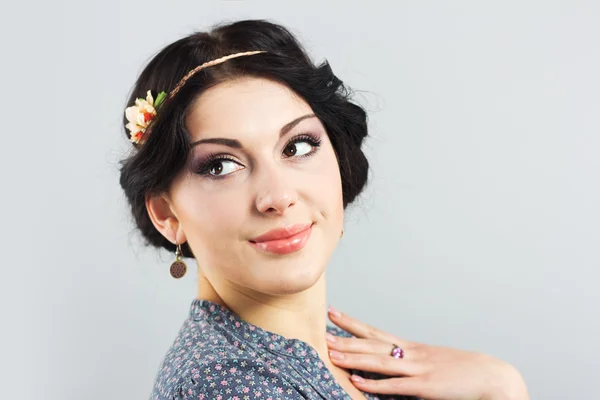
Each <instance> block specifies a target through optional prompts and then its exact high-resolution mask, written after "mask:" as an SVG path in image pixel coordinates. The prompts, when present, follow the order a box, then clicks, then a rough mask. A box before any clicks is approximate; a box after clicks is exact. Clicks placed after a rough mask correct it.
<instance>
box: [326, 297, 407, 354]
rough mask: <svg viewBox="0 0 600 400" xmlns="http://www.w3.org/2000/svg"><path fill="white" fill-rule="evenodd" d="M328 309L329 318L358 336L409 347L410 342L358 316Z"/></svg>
mask: <svg viewBox="0 0 600 400" xmlns="http://www.w3.org/2000/svg"><path fill="white" fill-rule="evenodd" d="M328 311H329V319H330V320H331V322H333V323H334V324H336V325H337V326H339V327H340V328H342V329H344V330H345V331H348V332H350V333H351V334H353V335H354V336H356V337H359V338H364V339H376V340H379V341H382V342H386V343H390V344H395V345H397V346H400V347H402V348H404V347H407V346H408V344H409V342H407V341H405V340H402V339H400V338H398V337H396V336H394V335H391V334H389V333H387V332H384V331H382V330H380V329H377V328H375V327H372V326H370V325H367V324H365V323H364V322H361V321H359V320H357V319H356V318H352V317H350V316H348V315H347V314H343V313H341V312H340V311H338V310H336V309H335V308H333V307H329V310H328ZM390 352H391V349H390Z"/></svg>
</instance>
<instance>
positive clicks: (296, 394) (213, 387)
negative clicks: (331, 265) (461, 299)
mask: <svg viewBox="0 0 600 400" xmlns="http://www.w3.org/2000/svg"><path fill="white" fill-rule="evenodd" d="M327 331H328V332H330V333H331V334H333V335H336V336H345V337H350V336H351V335H350V334H349V333H348V332H346V331H344V330H342V329H340V328H337V327H333V326H328V327H327ZM353 372H354V373H357V374H358V375H361V376H365V377H368V378H371V377H373V378H377V377H381V376H380V375H379V376H375V375H374V374H367V373H365V372H362V371H353ZM364 395H365V397H366V398H367V399H369V400H384V399H412V398H411V397H407V396H389V395H381V396H376V395H373V394H370V393H364ZM179 399H206V400H250V399H262V400H284V399H294V400H296V399H311V400H312V399H315V400H316V399H319V400H322V399H327V400H334V399H336V400H337V399H343V400H351V398H350V396H349V395H348V394H347V393H346V392H345V391H344V389H343V388H342V387H341V386H340V385H339V384H338V383H337V382H336V381H335V379H334V377H333V376H332V374H331V372H330V371H329V370H328V369H327V367H326V366H325V365H324V364H323V362H322V361H321V359H320V358H319V356H318V354H317V352H316V350H315V349H314V348H313V347H312V346H310V345H309V344H307V343H306V342H303V341H301V340H298V339H286V338H285V337H283V336H281V335H278V334H275V333H273V332H268V331H266V330H264V329H262V328H260V327H258V326H255V325H252V324H250V323H248V322H246V321H244V320H242V319H241V318H239V317H238V316H237V315H236V314H234V313H233V312H232V311H230V310H229V309H227V308H226V307H223V306H221V305H219V304H216V303H213V302H210V301H208V300H198V299H194V300H193V301H192V304H191V307H190V313H189V317H188V318H187V319H186V320H185V322H184V323H183V326H182V327H181V329H180V330H179V333H178V335H177V337H176V338H175V341H174V342H173V344H172V346H171V348H170V349H169V350H168V351H167V353H166V355H165V357H164V360H163V362H162V365H161V366H160V368H159V370H158V373H157V374H156V378H155V382H154V388H153V390H152V394H151V396H150V400H179Z"/></svg>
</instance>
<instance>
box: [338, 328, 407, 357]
mask: <svg viewBox="0 0 600 400" xmlns="http://www.w3.org/2000/svg"><path fill="white" fill-rule="evenodd" d="M327 346H328V347H329V349H330V350H337V351H339V352H342V353H365V354H379V355H385V356H388V357H391V354H392V350H393V349H394V345H392V344H390V343H387V342H382V341H381V340H377V339H360V338H347V337H341V336H334V335H332V334H330V333H328V334H327ZM402 350H403V351H404V357H403V359H405V360H416V359H417V350H416V349H413V348H412V347H410V346H408V347H406V348H402Z"/></svg>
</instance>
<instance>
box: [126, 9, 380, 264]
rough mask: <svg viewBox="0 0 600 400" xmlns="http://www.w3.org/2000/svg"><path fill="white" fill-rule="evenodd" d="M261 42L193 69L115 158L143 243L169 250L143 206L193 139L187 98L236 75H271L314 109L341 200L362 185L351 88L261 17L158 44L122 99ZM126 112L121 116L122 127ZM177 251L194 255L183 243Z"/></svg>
mask: <svg viewBox="0 0 600 400" xmlns="http://www.w3.org/2000/svg"><path fill="white" fill-rule="evenodd" d="M253 50H264V51H266V53H260V54H255V55H249V56H242V57H237V58H233V59H230V60H227V61H225V62H223V63H221V64H218V65H215V66H211V67H208V68H205V69H203V70H201V71H199V72H198V73H196V74H195V75H194V76H192V77H191V78H190V79H189V80H188V81H187V82H186V83H185V85H183V87H182V88H181V90H179V92H178V93H177V94H176V95H175V96H173V97H172V98H170V99H168V100H166V101H165V102H164V103H163V104H162V106H161V108H160V112H159V113H158V115H157V116H156V117H155V118H154V119H153V120H152V122H151V123H150V126H149V128H148V131H147V132H148V137H147V141H146V142H145V143H144V144H142V145H137V144H135V145H134V147H135V148H134V149H133V151H132V153H131V155H130V156H129V157H127V158H126V159H124V160H122V161H121V168H120V173H121V177H120V183H121V187H122V188H123V190H124V191H125V195H126V197H127V200H128V202H129V205H130V207H131V212H132V214H133V217H134V220H135V223H136V225H137V227H138V229H139V230H140V231H141V233H142V236H143V237H144V239H145V240H146V243H147V244H150V245H153V246H155V247H159V248H160V247H163V248H165V249H167V250H169V251H175V245H174V244H172V243H171V242H170V241H169V240H167V239H166V238H165V237H164V236H163V235H162V234H161V233H160V232H159V231H158V230H156V228H155V227H154V225H153V224H152V221H151V220H150V217H149V215H148V212H147V210H146V204H145V199H146V196H147V195H153V194H159V193H163V192H166V191H168V188H169V186H170V184H171V182H172V180H173V178H174V177H175V176H176V175H177V174H178V173H179V172H180V171H181V170H182V169H183V168H184V166H185V165H186V162H187V159H188V156H189V154H190V149H191V146H190V144H191V142H190V135H189V134H188V132H187V130H186V127H185V124H184V120H185V115H186V112H187V111H188V108H189V106H190V104H193V102H194V100H195V99H196V98H197V97H198V96H199V95H200V94H201V93H202V92H203V91H204V90H206V89H207V88H209V87H212V86H215V85H217V84H219V83H221V82H224V81H227V80H230V79H233V78H238V77H241V76H253V77H261V78H267V79H270V80H274V81H277V82H279V83H281V84H284V85H286V86H288V87H289V88H291V89H292V90H293V91H294V92H295V93H296V94H297V95H299V96H300V97H301V98H303V99H304V100H305V101H306V102H307V103H308V104H309V105H310V106H311V108H312V109H313V111H314V113H315V115H316V116H317V117H318V118H319V119H320V120H321V122H322V123H323V126H324V127H325V129H326V131H327V134H328V136H329V139H330V141H331V144H332V146H333V148H334V150H335V153H336V156H337V160H338V164H339V168H340V173H341V179H342V193H343V202H344V208H345V207H346V206H347V205H348V204H350V203H351V202H352V201H353V200H354V199H355V198H356V196H358V194H359V193H360V192H361V191H362V190H363V188H364V186H365V184H366V182H367V174H368V169H369V163H368V161H367V159H366V157H365V155H364V153H363V151H362V150H361V145H362V143H363V140H364V139H365V137H366V136H367V115H366V112H365V111H364V109H363V108H362V107H360V106H359V105H357V104H354V103H353V102H351V101H350V98H351V96H352V91H351V90H350V89H349V88H348V87H347V86H345V85H344V83H343V82H342V81H341V80H340V79H338V78H337V77H336V76H335V75H334V74H333V72H332V70H331V67H330V65H329V63H328V62H327V61H324V62H323V63H322V64H320V65H318V66H315V65H314V64H313V63H312V61H311V60H310V58H309V57H308V55H307V53H306V51H305V50H304V48H303V47H302V45H301V44H300V43H299V42H298V40H297V39H296V38H295V37H294V36H293V34H292V33H291V32H290V31H288V30H287V29H286V28H284V27H283V26H281V25H278V24H275V23H273V22H269V21H266V20H243V21H237V22H233V23H227V24H219V25H215V26H214V27H212V29H211V30H210V31H207V32H196V33H193V34H191V35H189V36H186V37H184V38H182V39H179V40H177V41H176V42H174V43H171V44H169V45H168V46H166V47H165V48H164V49H162V50H161V51H160V52H159V53H158V54H156V56H154V57H153V58H152V60H151V61H150V62H149V63H148V65H147V66H146V67H145V68H144V70H143V71H142V73H141V74H140V76H139V78H138V79H137V82H136V83H135V86H134V88H133V90H132V92H131V95H130V97H129V100H128V102H127V105H126V106H125V107H127V106H130V105H132V104H133V103H134V101H135V99H136V98H138V97H141V98H145V97H146V92H147V91H148V90H151V91H152V93H153V95H154V96H155V97H156V94H157V93H159V92H161V91H166V92H170V91H171V90H173V88H175V86H176V85H177V83H178V82H179V81H180V79H181V78H183V76H184V75H185V74H187V73H188V72H189V71H191V70H192V69H194V68H195V67H197V66H198V65H201V64H203V63H205V62H207V61H210V60H214V59H216V58H220V57H223V56H226V55H229V54H233V53H237V52H245V51H253ZM126 123H127V120H126V119H125V118H124V119H123V129H124V131H125V134H126V135H127V138H129V137H130V133H131V132H129V130H127V129H125V124H126ZM181 248H182V252H183V255H184V256H186V257H193V254H192V252H191V250H190V248H189V246H188V245H187V243H186V244H183V245H182V246H181Z"/></svg>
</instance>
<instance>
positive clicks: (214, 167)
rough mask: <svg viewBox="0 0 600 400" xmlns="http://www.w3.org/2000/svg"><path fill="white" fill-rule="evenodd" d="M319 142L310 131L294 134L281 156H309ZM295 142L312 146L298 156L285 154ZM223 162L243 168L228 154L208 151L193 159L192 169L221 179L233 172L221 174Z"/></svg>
mask: <svg viewBox="0 0 600 400" xmlns="http://www.w3.org/2000/svg"><path fill="white" fill-rule="evenodd" d="M321 142H322V138H321V137H320V136H319V135H317V134H314V133H310V132H303V133H299V134H297V135H296V136H294V137H292V138H291V139H290V140H289V141H288V142H287V143H286V145H285V146H284V149H283V151H282V158H289V159H306V158H309V157H311V156H313V155H314V154H316V153H317V152H318V150H319V147H320V146H321ZM297 143H308V144H309V145H310V146H311V147H312V150H311V151H309V152H308V153H306V154H302V155H299V156H295V155H293V154H292V155H286V151H287V150H288V149H292V148H293V146H294V145H295V144H297ZM225 163H233V164H237V165H238V166H239V167H240V168H238V169H237V170H239V169H242V168H244V165H243V164H242V163H241V162H239V161H238V160H237V159H236V158H235V157H233V156H232V155H230V154H227V153H208V154H207V155H205V156H203V157H199V159H198V160H196V161H194V163H193V168H192V170H193V171H194V173H196V174H198V175H200V176H202V177H206V178H209V179H223V178H226V177H227V176H228V175H230V174H231V173H233V172H231V173H228V174H224V175H222V174H221V173H222V171H223V169H224V168H223V164H225ZM234 172H235V171H234Z"/></svg>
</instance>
